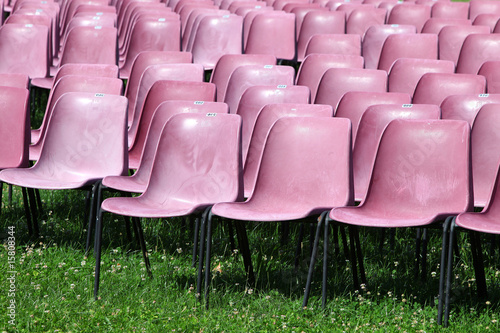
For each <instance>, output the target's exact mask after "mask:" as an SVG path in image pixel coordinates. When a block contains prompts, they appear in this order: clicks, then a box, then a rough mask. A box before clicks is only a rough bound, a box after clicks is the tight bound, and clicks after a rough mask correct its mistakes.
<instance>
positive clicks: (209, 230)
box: [200, 209, 212, 310]
mask: <svg viewBox="0 0 500 333" xmlns="http://www.w3.org/2000/svg"><path fill="white" fill-rule="evenodd" d="M205 256H206V257H205V308H206V309H207V310H208V306H209V301H210V300H209V296H210V292H209V289H210V288H209V286H210V267H211V265H210V262H211V258H212V257H211V256H212V210H211V209H210V211H209V212H208V216H207V249H206V252H205ZM200 260H201V258H200Z"/></svg>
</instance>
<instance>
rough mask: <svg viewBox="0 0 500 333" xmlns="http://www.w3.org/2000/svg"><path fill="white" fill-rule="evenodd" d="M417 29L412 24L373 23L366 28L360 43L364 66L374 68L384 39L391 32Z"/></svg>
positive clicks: (414, 31)
mask: <svg viewBox="0 0 500 333" xmlns="http://www.w3.org/2000/svg"><path fill="white" fill-rule="evenodd" d="M416 32H417V29H416V28H415V27H414V26H413V25H402V24H399V25H391V24H384V25H374V26H371V27H370V28H368V30H366V33H365V37H364V38H363V42H362V45H361V48H362V54H363V58H364V59H365V68H367V69H376V68H377V67H378V63H379V60H380V54H381V52H382V47H383V46H384V43H385V40H386V39H387V37H388V36H390V35H393V34H409V33H416Z"/></svg>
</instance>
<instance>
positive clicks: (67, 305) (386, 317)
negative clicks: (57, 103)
mask: <svg viewBox="0 0 500 333" xmlns="http://www.w3.org/2000/svg"><path fill="white" fill-rule="evenodd" d="M3 192H4V194H3V196H4V198H3V207H2V213H1V215H0V216H1V217H0V239H2V241H3V242H4V246H3V247H1V250H0V272H2V274H1V275H2V279H1V281H0V304H2V309H3V311H2V312H1V313H0V331H7V332H14V331H19V332H101V331H102V332H105V331H110V332H111V331H113V332H114V331H125V332H219V331H220V332H275V331H283V332H325V331H330V332H343V331H346V332H354V331H358V332H405V331H406V332H436V331H452V332H483V331H485V330H491V331H499V330H500V326H499V324H498V320H499V319H500V318H499V314H498V300H499V289H500V288H498V283H499V278H500V276H499V275H500V271H499V270H498V269H499V268H498V266H495V263H498V258H499V254H498V251H497V252H495V253H493V254H491V255H490V254H488V250H489V247H488V246H485V250H486V252H487V256H486V258H488V259H487V260H486V266H487V280H488V287H489V291H490V296H489V298H488V299H485V300H480V299H477V298H476V297H475V284H474V282H473V280H472V279H473V269H472V263H471V259H470V251H469V250H468V247H469V245H468V243H467V237H465V234H463V233H461V234H460V242H459V246H460V251H461V253H462V254H463V255H462V256H461V258H460V260H458V261H457V262H456V268H455V274H456V278H455V283H454V287H453V305H452V312H451V322H450V327H449V328H448V329H444V328H442V327H439V326H437V324H436V317H437V289H438V280H439V269H438V260H439V255H440V237H439V234H440V232H438V231H436V232H430V234H431V238H430V244H429V253H428V262H429V273H428V276H427V277H426V278H425V279H424V281H422V280H421V279H415V278H414V275H413V268H414V265H413V261H412V259H411V258H413V252H414V231H413V230H410V231H404V230H401V231H400V230H398V232H397V233H396V238H395V240H396V241H395V246H394V249H393V250H391V249H390V247H389V245H388V244H387V240H386V241H385V242H386V243H385V245H384V248H383V250H382V251H379V234H378V232H376V231H373V230H363V232H362V233H361V241H362V245H363V250H364V254H365V256H366V259H365V265H366V271H367V277H368V286H362V287H361V288H357V289H358V290H356V288H354V287H353V286H352V282H351V281H352V279H351V274H350V265H349V264H348V263H346V261H345V258H344V256H343V255H341V254H339V255H335V254H334V253H333V250H332V255H331V256H330V258H331V261H330V262H331V269H330V273H329V281H328V284H329V297H328V303H327V307H326V309H324V310H323V309H321V300H320V294H321V291H320V283H319V281H320V266H317V267H318V269H317V274H316V276H315V284H314V288H313V292H312V298H311V300H310V303H309V307H308V308H306V309H301V304H302V297H303V288H304V286H305V280H306V272H307V266H308V253H309V250H308V249H309V238H306V240H305V242H304V248H303V255H302V257H301V258H302V260H301V263H300V267H299V269H298V271H297V272H295V270H294V266H293V256H294V250H295V236H296V234H297V232H296V231H297V230H296V228H295V227H294V225H292V228H291V232H290V236H291V239H290V241H289V242H288V243H286V244H285V245H282V244H281V242H280V234H281V233H280V227H279V225H276V224H270V223H250V224H248V228H247V230H248V234H249V238H250V246H251V250H252V256H253V264H254V268H255V271H256V276H257V283H256V286H255V288H254V289H249V288H248V287H247V286H246V283H245V274H244V269H243V263H242V260H241V256H240V255H239V254H238V253H237V252H232V251H231V250H230V246H229V240H228V236H227V230H226V228H225V224H221V223H217V227H216V229H215V233H214V250H213V260H212V267H211V269H212V270H213V276H212V277H213V278H212V281H211V288H210V309H209V310H206V309H205V308H204V305H203V303H202V302H200V300H199V299H198V297H196V295H195V290H196V283H195V275H196V269H194V268H192V267H191V249H192V232H191V230H190V228H189V224H188V226H187V227H186V228H182V226H183V225H184V220H183V219H170V220H151V219H146V220H143V221H142V225H143V227H144V229H145V238H146V241H147V246H148V249H149V252H150V260H151V264H152V269H153V278H148V277H147V274H146V271H145V267H144V264H143V261H142V256H141V254H140V251H138V250H136V249H135V247H134V246H133V245H131V244H129V243H128V242H127V238H126V237H125V228H124V223H123V219H122V218H121V217H120V216H116V215H112V214H105V219H104V223H105V228H104V240H103V242H104V244H103V249H104V251H103V257H102V274H101V289H100V294H99V295H100V297H99V299H98V300H94V297H93V273H94V265H95V261H94V257H93V255H92V254H90V255H89V257H85V254H84V247H85V244H84V243H85V231H84V228H83V224H84V223H83V215H84V214H83V212H84V208H85V206H84V197H85V195H84V193H83V192H80V191H41V196H42V200H43V202H44V215H43V216H42V217H41V221H40V227H41V234H42V236H41V237H40V238H39V239H36V240H35V239H30V238H28V236H27V228H26V222H25V219H24V215H23V214H24V209H23V206H22V200H21V195H20V191H19V189H18V188H14V198H13V202H12V204H9V203H8V200H7V190H6V187H5V186H4V191H3ZM9 226H11V227H12V226H15V232H16V233H15V238H16V254H15V270H16V271H17V275H16V280H15V287H16V292H15V302H16V303H15V304H16V318H15V319H16V320H15V326H12V325H11V324H9V320H10V318H9V317H8V316H7V311H6V308H7V306H8V304H9V301H10V300H11V297H10V296H9V295H8V290H9V281H7V279H6V278H4V276H5V275H6V272H7V271H9V270H10V269H9V267H8V251H7V250H8V243H7V237H8V231H9V229H8V227H9ZM340 253H342V251H340Z"/></svg>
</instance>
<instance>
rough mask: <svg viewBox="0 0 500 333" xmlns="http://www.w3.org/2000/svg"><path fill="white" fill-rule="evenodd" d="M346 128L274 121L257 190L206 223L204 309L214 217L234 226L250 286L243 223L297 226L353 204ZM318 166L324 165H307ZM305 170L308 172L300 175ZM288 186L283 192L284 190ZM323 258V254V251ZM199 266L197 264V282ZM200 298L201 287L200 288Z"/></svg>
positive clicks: (220, 208)
mask: <svg viewBox="0 0 500 333" xmlns="http://www.w3.org/2000/svg"><path fill="white" fill-rule="evenodd" d="M350 147H351V139H350V123H349V121H348V120H347V119H335V118H325V117H284V118H281V119H278V120H277V121H276V122H275V123H274V125H273V126H272V128H271V130H270V131H269V135H268V137H267V140H266V143H265V146H264V151H263V153H262V159H261V163H260V168H259V172H258V175H257V181H256V184H255V189H254V191H253V193H252V195H251V197H250V198H248V200H247V201H245V202H242V203H219V204H216V205H214V206H213V207H212V211H211V212H210V214H209V215H208V219H207V229H208V233H207V252H206V265H205V267H206V269H205V288H206V289H205V297H206V302H207V306H208V299H207V297H208V293H207V291H208V289H207V287H208V282H209V281H210V271H211V269H210V256H211V232H210V231H211V223H212V217H213V216H214V215H216V216H220V217H223V218H228V219H232V220H237V221H235V225H236V228H237V231H238V236H239V237H240V238H239V239H242V240H244V241H243V242H240V249H241V253H242V255H243V258H244V263H245V271H246V273H247V275H248V277H249V281H250V282H252V281H253V268H252V263H251V258H250V251H249V246H248V240H247V237H246V231H245V223H244V222H243V221H269V222H278V221H297V220H302V219H306V218H308V219H311V221H314V222H316V218H317V217H318V215H319V214H321V212H322V211H324V210H325V208H326V209H328V207H338V206H346V205H351V204H352V203H353V189H352V172H351V148H350ZM315 160H321V161H322V163H310V161H315ZM305 165H307V169H308V172H303V171H304V167H305ZM283 184H287V186H282V185H283ZM325 252H326V251H325ZM202 268H203V265H202V264H201V263H200V269H199V278H198V281H199V282H201V273H202ZM198 292H201V285H200V283H198Z"/></svg>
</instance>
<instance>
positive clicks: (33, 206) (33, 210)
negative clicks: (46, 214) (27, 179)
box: [27, 188, 40, 238]
mask: <svg viewBox="0 0 500 333" xmlns="http://www.w3.org/2000/svg"><path fill="white" fill-rule="evenodd" d="M27 191H28V201H29V202H30V204H29V207H30V209H31V218H32V222H33V231H34V235H35V237H36V238H38V236H39V235H40V230H39V228H38V212H37V209H36V199H35V190H34V189H32V188H28V189H27Z"/></svg>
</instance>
